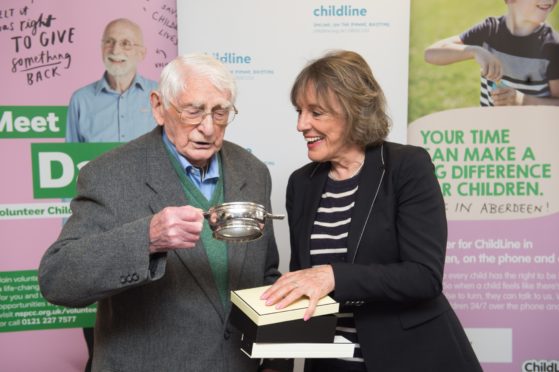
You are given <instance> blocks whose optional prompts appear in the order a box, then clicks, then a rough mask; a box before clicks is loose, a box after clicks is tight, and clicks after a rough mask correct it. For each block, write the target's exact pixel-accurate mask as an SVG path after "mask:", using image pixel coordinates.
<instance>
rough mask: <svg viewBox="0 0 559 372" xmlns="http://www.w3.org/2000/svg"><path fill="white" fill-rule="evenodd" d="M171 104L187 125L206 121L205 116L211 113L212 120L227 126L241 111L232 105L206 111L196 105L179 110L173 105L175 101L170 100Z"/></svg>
mask: <svg viewBox="0 0 559 372" xmlns="http://www.w3.org/2000/svg"><path fill="white" fill-rule="evenodd" d="M169 105H171V107H172V108H174V109H175V111H176V112H177V114H178V115H179V119H180V121H181V122H182V123H183V124H186V125H198V124H200V123H201V122H202V121H204V118H205V117H206V116H208V115H211V117H212V122H213V123H214V124H215V125H218V126H220V127H225V126H226V125H228V124H230V123H231V122H232V121H233V120H234V119H235V116H236V115H237V114H238V113H239V112H238V111H237V109H236V108H235V106H232V107H230V108H214V109H213V110H212V111H210V112H204V111H203V110H201V109H199V108H196V107H189V108H186V109H183V110H179V109H178V108H177V106H175V105H173V103H172V102H170V101H169Z"/></svg>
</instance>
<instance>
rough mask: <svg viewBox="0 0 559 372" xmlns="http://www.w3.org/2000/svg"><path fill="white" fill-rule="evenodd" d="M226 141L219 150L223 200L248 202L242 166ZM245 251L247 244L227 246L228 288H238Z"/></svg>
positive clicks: (227, 201)
mask: <svg viewBox="0 0 559 372" xmlns="http://www.w3.org/2000/svg"><path fill="white" fill-rule="evenodd" d="M228 148H229V146H228V144H227V141H225V142H224V144H223V148H222V149H221V164H222V169H223V194H224V195H223V199H224V202H225V203H229V202H238V201H250V200H247V197H248V196H247V195H245V194H244V193H243V188H244V187H245V184H246V180H245V174H244V173H243V172H240V169H242V166H239V164H235V160H236V159H235V156H232V155H231V154H229V151H228ZM246 251H247V243H234V244H230V243H228V244H227V252H228V254H227V259H228V261H229V262H228V268H229V287H230V288H238V283H239V279H240V275H241V270H242V267H243V263H244V262H245V256H246Z"/></svg>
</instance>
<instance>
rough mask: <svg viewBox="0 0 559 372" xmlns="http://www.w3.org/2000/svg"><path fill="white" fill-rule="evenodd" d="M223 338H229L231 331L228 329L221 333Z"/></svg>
mask: <svg viewBox="0 0 559 372" xmlns="http://www.w3.org/2000/svg"><path fill="white" fill-rule="evenodd" d="M223 338H224V339H226V340H229V339H230V338H231V332H229V331H228V330H227V331H225V332H224V333H223Z"/></svg>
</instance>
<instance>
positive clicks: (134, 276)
mask: <svg viewBox="0 0 559 372" xmlns="http://www.w3.org/2000/svg"><path fill="white" fill-rule="evenodd" d="M138 279H140V277H139V276H138V274H136V273H134V274H132V281H134V282H137V281H138Z"/></svg>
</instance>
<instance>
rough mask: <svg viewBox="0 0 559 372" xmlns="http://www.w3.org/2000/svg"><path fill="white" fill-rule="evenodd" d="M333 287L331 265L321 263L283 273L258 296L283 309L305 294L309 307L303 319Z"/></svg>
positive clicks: (309, 316)
mask: <svg viewBox="0 0 559 372" xmlns="http://www.w3.org/2000/svg"><path fill="white" fill-rule="evenodd" d="M334 288H335V280H334V271H333V270H332V266H330V265H322V266H316V267H313V268H310V269H304V270H299V271H293V272H289V273H286V274H283V275H282V276H281V278H279V279H278V280H277V281H276V282H275V283H274V285H272V286H271V287H270V288H268V290H267V291H266V292H264V293H263V294H262V296H260V298H261V299H263V300H266V305H269V306H272V305H276V309H283V308H284V307H286V306H288V305H289V304H291V303H293V302H295V301H296V300H298V299H299V298H301V297H303V296H306V297H308V298H309V307H308V308H307V311H306V312H305V315H304V317H303V319H304V320H309V319H310V318H311V317H312V315H313V314H314V311H315V309H316V304H317V303H318V301H319V300H320V299H321V298H322V297H324V296H326V295H327V294H328V293H330V292H332V291H333V290H334Z"/></svg>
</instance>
